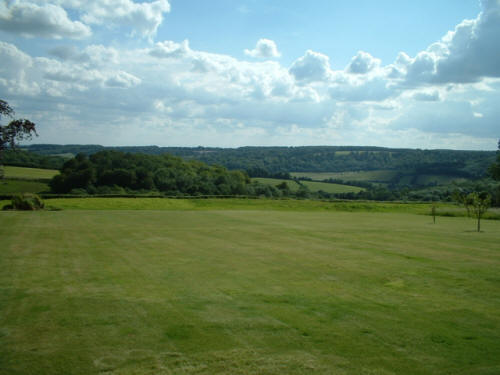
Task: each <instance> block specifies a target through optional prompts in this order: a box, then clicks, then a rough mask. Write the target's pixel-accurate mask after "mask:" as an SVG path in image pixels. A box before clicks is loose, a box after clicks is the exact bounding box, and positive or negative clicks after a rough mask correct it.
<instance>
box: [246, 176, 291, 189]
mask: <svg viewBox="0 0 500 375" xmlns="http://www.w3.org/2000/svg"><path fill="white" fill-rule="evenodd" d="M252 181H258V182H260V183H261V184H265V185H272V186H276V185H279V184H281V183H283V182H286V184H287V185H288V187H289V188H290V190H291V191H297V190H299V188H300V185H299V184H298V183H297V182H295V181H293V180H282V179H279V178H264V177H254V178H252Z"/></svg>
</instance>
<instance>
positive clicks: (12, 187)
mask: <svg viewBox="0 0 500 375" xmlns="http://www.w3.org/2000/svg"><path fill="white" fill-rule="evenodd" d="M49 190H50V188H49V185H48V184H46V183H44V182H39V181H29V180H9V179H3V180H0V194H2V195H5V194H15V193H41V192H45V191H49Z"/></svg>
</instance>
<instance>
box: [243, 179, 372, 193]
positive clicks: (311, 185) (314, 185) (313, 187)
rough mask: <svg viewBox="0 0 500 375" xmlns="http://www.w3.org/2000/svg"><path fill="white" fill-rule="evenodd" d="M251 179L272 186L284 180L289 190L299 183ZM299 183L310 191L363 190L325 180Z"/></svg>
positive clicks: (343, 191) (342, 191)
mask: <svg viewBox="0 0 500 375" xmlns="http://www.w3.org/2000/svg"><path fill="white" fill-rule="evenodd" d="M252 180H255V181H259V182H261V183H263V184H267V185H273V186H276V185H278V184H280V183H283V182H286V183H287V185H288V187H289V188H290V190H291V191H297V190H299V188H300V185H299V184H298V183H297V182H295V181H293V180H280V179H276V178H261V177H257V178H252ZM301 183H302V184H304V185H305V186H307V188H308V189H309V190H310V191H312V192H316V191H320V190H323V191H324V192H327V193H351V192H352V193H357V192H359V191H361V190H365V189H363V188H360V187H357V186H350V185H341V184H330V183H327V182H316V181H301Z"/></svg>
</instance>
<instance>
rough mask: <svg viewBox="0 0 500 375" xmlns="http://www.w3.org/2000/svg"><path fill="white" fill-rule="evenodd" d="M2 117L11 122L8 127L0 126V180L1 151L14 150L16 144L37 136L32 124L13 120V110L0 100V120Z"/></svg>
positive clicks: (0, 174)
mask: <svg viewBox="0 0 500 375" xmlns="http://www.w3.org/2000/svg"><path fill="white" fill-rule="evenodd" d="M2 116H6V117H10V118H11V119H12V121H10V122H9V124H8V125H0V178H1V177H3V173H2V170H1V167H2V156H3V151H4V150H6V149H7V148H12V149H15V148H16V146H17V143H18V142H20V141H22V140H24V139H31V137H32V135H33V134H35V135H38V134H37V133H36V129H35V124H34V123H33V122H31V121H30V120H26V119H14V110H13V109H12V108H11V106H10V105H9V103H7V102H6V101H5V100H2V99H0V120H1V118H2Z"/></svg>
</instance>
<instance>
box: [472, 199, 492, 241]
mask: <svg viewBox="0 0 500 375" xmlns="http://www.w3.org/2000/svg"><path fill="white" fill-rule="evenodd" d="M467 203H468V204H470V206H471V212H472V214H473V215H474V217H475V218H476V219H477V231H478V232H480V231H481V218H482V217H483V215H484V213H485V212H486V211H487V210H488V208H489V207H490V204H491V196H490V195H489V194H488V193H486V192H484V191H483V192H480V193H478V192H473V193H470V194H469V195H468V196H467Z"/></svg>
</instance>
